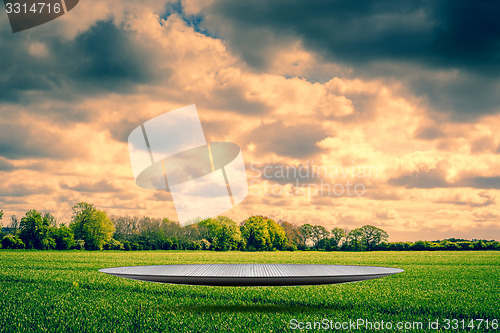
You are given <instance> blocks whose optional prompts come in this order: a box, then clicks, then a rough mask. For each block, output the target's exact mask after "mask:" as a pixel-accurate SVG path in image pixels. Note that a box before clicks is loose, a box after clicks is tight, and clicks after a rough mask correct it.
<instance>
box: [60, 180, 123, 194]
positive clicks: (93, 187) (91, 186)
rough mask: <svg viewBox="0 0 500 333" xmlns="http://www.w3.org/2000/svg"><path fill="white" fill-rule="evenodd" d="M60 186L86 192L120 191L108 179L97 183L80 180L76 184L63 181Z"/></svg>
mask: <svg viewBox="0 0 500 333" xmlns="http://www.w3.org/2000/svg"><path fill="white" fill-rule="evenodd" d="M59 186H60V187H61V188H62V189H65V190H72V191H76V192H85V193H114V192H119V191H120V189H118V188H117V187H116V186H115V185H113V184H111V183H110V182H109V181H107V180H100V181H98V182H95V183H91V182H88V183H87V182H80V183H78V184H76V185H68V184H66V183H61V184H59Z"/></svg>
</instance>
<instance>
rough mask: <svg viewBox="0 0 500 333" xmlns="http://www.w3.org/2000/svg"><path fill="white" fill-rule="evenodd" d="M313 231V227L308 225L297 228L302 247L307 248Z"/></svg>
mask: <svg viewBox="0 0 500 333" xmlns="http://www.w3.org/2000/svg"><path fill="white" fill-rule="evenodd" d="M313 230H314V226H313V225H311V224H309V223H305V224H303V225H301V226H300V227H299V234H300V243H301V244H302V245H303V246H308V242H309V241H312V235H313Z"/></svg>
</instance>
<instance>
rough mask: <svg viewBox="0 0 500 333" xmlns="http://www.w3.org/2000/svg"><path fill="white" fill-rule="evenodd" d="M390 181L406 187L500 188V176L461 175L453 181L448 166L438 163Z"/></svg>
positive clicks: (395, 184)
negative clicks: (447, 177)
mask: <svg viewBox="0 0 500 333" xmlns="http://www.w3.org/2000/svg"><path fill="white" fill-rule="evenodd" d="M388 183H389V184H390V185H394V186H402V187H406V188H452V187H469V188H476V189H500V177H498V176H493V177H479V176H477V177H461V178H459V179H457V180H456V181H454V182H453V183H451V182H448V181H447V180H446V167H445V166H444V165H443V164H441V163H440V164H438V165H437V166H436V167H435V168H421V169H419V170H417V171H413V172H408V173H404V174H402V175H401V176H399V177H396V178H391V179H389V181H388Z"/></svg>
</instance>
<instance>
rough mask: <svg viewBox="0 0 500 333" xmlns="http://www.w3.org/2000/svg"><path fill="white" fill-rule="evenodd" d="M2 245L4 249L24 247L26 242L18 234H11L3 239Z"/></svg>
mask: <svg viewBox="0 0 500 333" xmlns="http://www.w3.org/2000/svg"><path fill="white" fill-rule="evenodd" d="M2 247H3V248H4V249H24V243H23V241H22V240H21V239H20V238H19V237H17V236H16V235H10V234H9V235H6V236H5V237H4V238H3V239H2Z"/></svg>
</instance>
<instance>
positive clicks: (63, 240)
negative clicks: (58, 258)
mask: <svg viewBox="0 0 500 333" xmlns="http://www.w3.org/2000/svg"><path fill="white" fill-rule="evenodd" d="M53 230H54V231H53V238H54V240H55V242H56V249H57V250H69V249H71V248H72V247H73V246H74V245H75V238H74V235H73V231H72V230H71V229H70V228H68V227H67V226H66V225H64V224H62V225H61V226H60V227H59V228H54V229H53Z"/></svg>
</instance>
